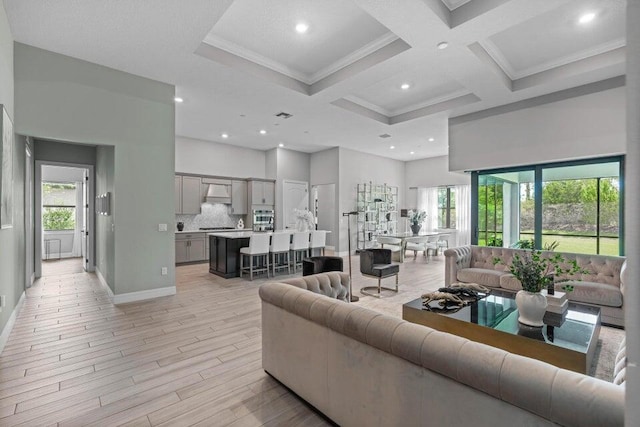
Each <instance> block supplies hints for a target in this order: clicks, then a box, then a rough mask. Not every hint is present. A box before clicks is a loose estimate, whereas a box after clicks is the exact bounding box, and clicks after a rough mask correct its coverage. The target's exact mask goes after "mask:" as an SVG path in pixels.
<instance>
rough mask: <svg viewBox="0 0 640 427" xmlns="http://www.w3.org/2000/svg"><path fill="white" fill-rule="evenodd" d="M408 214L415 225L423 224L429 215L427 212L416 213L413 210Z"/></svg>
mask: <svg viewBox="0 0 640 427" xmlns="http://www.w3.org/2000/svg"><path fill="white" fill-rule="evenodd" d="M407 214H408V215H409V222H410V223H411V224H413V225H418V224H422V223H423V222H424V220H425V219H426V218H427V213H426V212H425V211H417V210H416V211H414V210H413V209H411V210H409V212H407Z"/></svg>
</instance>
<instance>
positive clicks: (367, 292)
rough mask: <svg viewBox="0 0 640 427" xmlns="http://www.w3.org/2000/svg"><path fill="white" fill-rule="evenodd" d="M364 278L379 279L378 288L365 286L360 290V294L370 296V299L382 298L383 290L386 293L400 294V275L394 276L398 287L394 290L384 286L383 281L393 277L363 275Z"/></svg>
mask: <svg viewBox="0 0 640 427" xmlns="http://www.w3.org/2000/svg"><path fill="white" fill-rule="evenodd" d="M363 276H366V277H374V278H376V279H378V286H364V287H362V288H360V293H361V294H362V295H368V296H370V297H374V298H381V297H382V295H381V294H380V292H381V291H382V290H385V291H392V292H396V293H397V292H398V274H394V275H393V276H396V287H395V289H394V288H389V287H387V286H382V283H381V282H382V279H385V278H387V277H392V276H384V277H378V276H370V275H368V274H363ZM370 291H378V292H377V293H372V292H370Z"/></svg>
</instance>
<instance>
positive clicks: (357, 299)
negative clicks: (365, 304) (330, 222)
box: [342, 211, 360, 302]
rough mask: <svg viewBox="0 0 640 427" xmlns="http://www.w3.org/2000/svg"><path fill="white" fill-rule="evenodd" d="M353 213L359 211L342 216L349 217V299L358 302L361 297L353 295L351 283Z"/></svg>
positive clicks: (356, 213)
mask: <svg viewBox="0 0 640 427" xmlns="http://www.w3.org/2000/svg"><path fill="white" fill-rule="evenodd" d="M352 215H358V212H356V211H352V212H343V213H342V216H346V217H347V242H348V245H347V247H348V249H349V301H351V302H356V301H360V298H358V297H357V296H355V295H353V288H352V286H351V284H352V283H353V279H352V277H351V216H352Z"/></svg>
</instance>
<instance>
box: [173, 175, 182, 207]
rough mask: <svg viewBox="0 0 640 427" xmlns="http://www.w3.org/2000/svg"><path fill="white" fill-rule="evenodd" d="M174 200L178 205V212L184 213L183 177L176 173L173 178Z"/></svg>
mask: <svg viewBox="0 0 640 427" xmlns="http://www.w3.org/2000/svg"><path fill="white" fill-rule="evenodd" d="M173 187H174V190H173V200H174V203H175V205H176V213H177V214H181V213H182V177H181V176H180V175H176V176H175V177H174V179H173Z"/></svg>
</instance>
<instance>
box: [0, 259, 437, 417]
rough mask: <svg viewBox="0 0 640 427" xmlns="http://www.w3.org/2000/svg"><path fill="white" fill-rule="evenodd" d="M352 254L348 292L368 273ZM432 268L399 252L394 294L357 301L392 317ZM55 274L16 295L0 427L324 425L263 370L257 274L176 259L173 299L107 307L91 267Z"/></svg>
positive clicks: (2, 360)
mask: <svg viewBox="0 0 640 427" xmlns="http://www.w3.org/2000/svg"><path fill="white" fill-rule="evenodd" d="M353 261H354V263H353V272H354V273H353V276H354V293H356V294H359V292H358V289H359V288H360V287H361V286H364V285H373V284H375V280H373V279H368V278H364V277H362V276H361V275H360V274H359V273H358V271H359V266H358V259H357V257H353ZM443 264H444V260H443V257H442V256H441V257H436V258H435V259H434V260H433V261H432V262H431V263H429V264H427V263H426V260H425V259H424V258H422V257H421V256H419V257H418V258H417V259H415V260H414V259H413V258H412V257H410V258H408V259H407V261H406V262H405V263H404V264H403V265H402V267H401V270H400V290H401V292H400V293H399V294H393V293H386V295H387V297H385V298H383V299H376V298H373V297H361V300H360V302H358V303H357V304H359V305H362V306H365V307H369V308H373V309H376V310H379V311H382V312H386V313H389V314H393V315H396V316H399V315H400V312H401V305H402V303H403V302H406V301H408V300H410V299H413V298H417V297H418V296H419V295H420V294H421V293H423V292H424V291H426V290H427V289H434V288H437V287H439V286H441V284H442V279H443V275H444V265H443ZM69 268H71V267H69ZM347 269H348V264H347V263H346V262H345V271H346V270H347ZM66 271H68V270H66V269H65V266H64V265H63V262H61V263H60V264H58V273H60V274H56V272H55V271H50V272H49V273H50V275H48V276H46V277H43V278H42V279H40V280H38V281H37V282H36V284H35V285H34V286H33V287H32V288H30V289H29V290H28V292H27V299H26V301H25V304H24V307H23V309H22V310H21V312H20V314H19V317H18V319H17V322H16V325H15V327H14V329H13V331H12V333H11V335H10V338H9V341H8V343H7V346H6V347H5V349H4V351H3V353H2V355H1V356H0V426H14V425H25V426H36V425H44V426H49V425H58V426H80V425H95V426H117V425H129V426H150V425H153V426H156V425H162V426H165V425H172V426H174V425H175V426H191V425H197V426H226V425H230V426H259V425H266V426H281V425H286V426H296V425H300V426H302V425H304V426H319V425H328V422H327V421H326V420H324V419H323V418H321V417H320V416H319V415H317V414H316V413H315V412H313V411H312V410H311V409H310V408H309V407H307V406H306V405H305V404H304V403H303V402H302V401H301V400H299V399H298V398H297V397H296V396H295V395H293V394H292V393H290V392H288V391H287V390H286V389H285V388H284V387H282V386H281V385H279V383H277V382H276V381H275V380H273V379H272V378H270V377H269V376H268V375H266V374H265V373H264V371H263V370H262V366H261V329H260V327H261V325H260V301H259V297H258V287H259V285H260V284H261V283H264V282H265V281H266V279H265V278H260V279H257V280H254V281H253V282H249V281H248V280H245V279H237V278H236V279H229V280H225V279H221V278H219V277H217V276H214V275H212V274H209V272H208V265H207V264H196V265H189V266H181V267H178V268H177V278H176V279H177V295H175V296H171V297H164V298H158V299H155V300H151V301H146V302H139V303H131V304H126V305H120V306H114V305H113V304H111V302H110V301H109V298H108V295H107V293H106V291H105V290H104V288H103V287H102V285H101V284H100V283H99V282H98V280H97V278H96V276H95V275H94V274H87V273H71V274H69V273H67V272H66ZM298 275H300V273H298ZM285 277H288V276H278V278H285ZM271 280H272V279H271ZM387 280H388V281H389V283H390V284H391V283H393V279H387Z"/></svg>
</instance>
